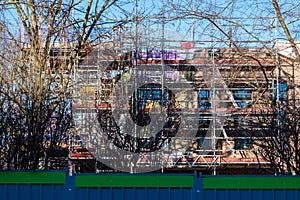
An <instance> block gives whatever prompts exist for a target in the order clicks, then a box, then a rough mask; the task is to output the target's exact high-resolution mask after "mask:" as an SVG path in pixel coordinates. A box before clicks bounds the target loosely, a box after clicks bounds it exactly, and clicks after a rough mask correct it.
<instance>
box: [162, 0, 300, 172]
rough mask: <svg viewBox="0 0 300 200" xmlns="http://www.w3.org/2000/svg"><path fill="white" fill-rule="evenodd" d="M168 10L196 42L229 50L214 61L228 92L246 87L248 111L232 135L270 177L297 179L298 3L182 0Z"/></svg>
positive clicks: (171, 4) (236, 125)
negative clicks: (249, 146)
mask: <svg viewBox="0 0 300 200" xmlns="http://www.w3.org/2000/svg"><path fill="white" fill-rule="evenodd" d="M168 6H169V8H170V9H169V11H167V9H166V12H172V13H174V12H175V13H174V14H173V16H176V20H179V19H180V20H181V22H182V23H184V22H186V24H187V26H188V27H189V31H190V30H192V31H193V36H194V37H196V40H202V41H207V42H206V45H207V46H208V47H210V48H213V49H217V48H224V49H228V51H230V53H228V56H224V55H222V56H223V58H220V57H219V58H218V57H215V63H216V64H217V65H218V66H224V65H222V63H223V64H227V65H231V67H230V77H229V78H227V79H226V80H225V82H226V84H227V85H229V87H233V86H234V84H235V82H237V80H239V81H241V80H244V86H243V87H245V86H247V87H248V88H250V89H251V88H252V89H251V95H252V97H251V98H252V100H251V104H248V105H247V108H249V109H247V110H245V109H240V110H239V112H240V113H244V114H242V115H241V116H238V117H239V118H242V120H243V121H244V122H247V126H245V123H241V124H244V125H241V124H235V127H234V128H235V129H236V131H235V133H236V135H235V136H237V137H245V138H251V140H253V144H254V145H255V146H254V147H253V151H254V152H255V154H256V156H257V157H259V158H263V159H264V160H266V161H268V162H269V163H270V165H271V169H272V170H273V172H275V173H288V174H299V156H300V154H299V151H298V146H299V130H298V126H299V114H298V112H299V99H298V94H299V80H300V79H299V74H298V73H297V71H299V59H300V54H299V47H298V40H299V31H298V27H299V13H298V10H299V6H300V4H299V2H291V1H276V0H272V1H269V2H257V1H246V2H245V1H235V0H234V1H232V0H228V1H222V2H217V1H202V2H201V3H199V2H198V1H193V0H187V1H169V4H168ZM172 20H174V18H172V19H170V21H172ZM251 49H256V53H251ZM229 54H230V55H231V56H229ZM249 71H250V72H251V74H250V73H249ZM247 73H248V75H247V76H248V77H247V76H243V75H241V74H247ZM224 74H226V72H224V73H223V75H224ZM246 78H248V79H246ZM250 79H251V80H250ZM232 92H234V91H232ZM241 133H246V135H241Z"/></svg>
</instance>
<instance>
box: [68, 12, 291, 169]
mask: <svg viewBox="0 0 300 200" xmlns="http://www.w3.org/2000/svg"><path fill="white" fill-rule="evenodd" d="M160 17H162V16H152V17H151V18H150V17H148V18H147V19H146V20H144V22H143V24H142V22H141V20H137V21H136V22H132V24H129V25H128V26H127V27H126V28H124V27H123V28H121V27H113V28H112V34H111V38H110V41H105V42H103V41H100V45H98V46H96V47H94V48H91V49H89V52H88V53H87V55H86V56H85V57H84V58H83V59H82V60H79V61H78V63H77V64H76V65H75V67H74V71H73V80H74V88H73V90H74V91H73V94H74V96H73V104H72V108H73V115H74V120H75V127H76V131H77V132H78V133H79V135H80V138H81V140H82V141H84V146H85V148H86V149H87V150H88V152H87V151H85V152H86V154H75V153H74V152H73V154H71V155H72V156H71V158H72V159H75V157H77V158H76V159H95V158H100V162H103V163H104V164H105V165H108V166H109V167H111V168H113V169H116V170H120V171H122V170H124V171H130V172H136V170H137V171H139V169H141V171H147V170H149V169H152V168H151V166H159V167H160V168H161V169H162V170H163V169H183V168H185V169H193V170H194V169H197V170H208V171H211V172H212V173H214V174H216V171H217V169H218V167H223V168H225V167H227V168H231V167H232V168H235V167H241V166H242V167H244V166H248V167H249V166H250V167H251V166H253V167H254V168H256V167H257V166H258V165H259V164H260V165H261V164H266V165H267V164H268V162H267V161H265V160H263V159H262V158H259V157H256V156H255V154H254V153H253V152H254V151H255V147H254V146H253V143H252V141H251V140H252V137H251V135H249V133H247V132H246V131H245V129H246V128H247V127H249V126H250V123H251V122H252V121H253V120H255V119H256V118H257V117H258V116H259V115H266V116H267V115H268V113H269V108H270V107H269V105H270V103H269V102H270V101H273V100H274V97H275V96H276V98H278V96H280V98H281V100H282V101H286V99H287V94H288V91H287V85H288V84H289V83H288V80H285V77H281V76H280V74H279V73H278V72H276V70H278V68H277V67H278V66H277V65H278V63H276V60H275V59H274V57H273V56H274V55H270V52H269V51H268V48H269V46H265V44H266V43H267V42H266V43H264V44H263V45H262V44H259V43H255V44H254V41H246V40H244V41H240V44H241V45H244V47H242V48H237V47H233V46H232V44H231V41H229V40H228V39H226V38H225V39H224V38H223V39H216V38H218V37H219V35H218V34H219V33H216V32H217V31H216V30H214V29H213V28H211V30H210V33H209V37H208V38H207V37H205V38H204V39H202V40H201V39H195V38H194V36H193V39H192V40H189V39H178V38H174V32H171V31H170V30H169V29H168V28H170V27H167V25H166V24H167V23H166V22H165V21H164V19H165V18H164V16H163V17H162V20H161V21H160V22H161V23H157V21H158V19H159V18H160ZM170 18H171V17H170ZM215 20H216V22H217V19H215ZM165 23H166V24H165ZM153 26H156V27H153ZM223 26H225V24H223ZM232 26H233V24H228V27H230V28H228V30H232ZM153 30H159V31H156V32H155V34H154V32H153ZM157 32H159V33H157ZM168 34H169V35H168ZM283 67H284V66H283ZM276 94H280V95H276ZM277 101H279V99H277ZM151 123H152V124H151ZM72 149H74V150H78V148H75V147H72ZM132 154H134V156H133V155H132ZM126 161H128V162H126ZM129 161H130V162H129ZM157 162H159V164H158V163H157ZM144 169H145V170H144ZM98 170H101V169H98ZM139 172H140V171H139Z"/></svg>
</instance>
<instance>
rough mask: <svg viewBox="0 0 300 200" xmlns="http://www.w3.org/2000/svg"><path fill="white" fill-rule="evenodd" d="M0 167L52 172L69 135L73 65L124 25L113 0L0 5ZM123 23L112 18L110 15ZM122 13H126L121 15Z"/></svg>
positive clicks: (124, 16) (9, 2)
mask: <svg viewBox="0 0 300 200" xmlns="http://www.w3.org/2000/svg"><path fill="white" fill-rule="evenodd" d="M0 9H1V13H3V14H2V16H1V17H0V30H1V33H0V36H1V37H0V39H1V40H0V42H1V45H2V48H1V50H0V57H1V58H0V67H1V70H0V71H1V76H0V81H1V87H0V105H1V106H0V110H1V111H0V115H1V117H0V130H1V136H0V137H1V143H0V152H1V156H0V160H1V163H0V165H1V168H2V169H41V168H42V169H44V168H51V166H50V164H49V163H48V162H49V157H51V156H52V157H55V156H59V155H58V154H57V150H59V149H63V148H65V147H66V146H67V141H68V133H69V131H72V113H71V106H72V105H71V96H72V94H71V92H72V82H71V72H72V67H73V65H74V64H75V63H76V62H77V61H78V60H79V59H80V58H82V57H84V56H85V55H86V54H87V53H88V52H89V51H88V49H89V48H92V47H93V46H94V45H101V41H102V39H104V38H105V37H107V35H108V34H109V32H110V31H111V30H107V29H104V26H105V25H107V24H108V25H112V26H113V25H114V24H123V23H125V22H126V20H125V18H126V17H128V16H126V15H123V14H122V11H121V9H120V5H117V4H116V1H115V0H105V1H101V2H99V1H93V0H90V1H74V0H70V1H61V0H53V1H42V0H41V1H32V0H28V1H4V2H1V3H0ZM115 12H118V16H119V17H120V18H121V19H122V20H119V21H117V20H115V19H114V20H110V19H111V18H113V17H115V16H114V13H115ZM125 14H126V13H125Z"/></svg>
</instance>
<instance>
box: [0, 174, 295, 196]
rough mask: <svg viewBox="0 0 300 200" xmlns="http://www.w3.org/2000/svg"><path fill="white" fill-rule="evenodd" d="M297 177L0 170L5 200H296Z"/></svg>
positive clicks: (0, 180)
mask: <svg viewBox="0 0 300 200" xmlns="http://www.w3.org/2000/svg"><path fill="white" fill-rule="evenodd" d="M299 191H300V177H297V176H295V177H294V176H293V177H286V176H282V177H278V176H200V177H197V176H196V174H191V175H182V174H172V175H170V174H139V175H129V174H105V175H104V174H77V175H74V176H67V173H66V172H61V171H59V172H52V171H50V172H41V171H37V172H28V171H21V172H0V199H3V200H35V199H36V200H41V199H43V200H44V199H45V200H63V199H65V200H73V199H75V200H94V199H103V200H139V199H141V200H196V199H197V200H202V199H210V200H214V199H215V200H219V199H220V200H221V199H222V200H234V199H241V200H242V199H243V200H260V199H261V200H265V199H268V200H269V199H276V200H277V199H278V200H284V199H286V200H288V199H300V193H299Z"/></svg>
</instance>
